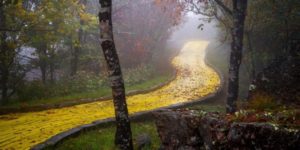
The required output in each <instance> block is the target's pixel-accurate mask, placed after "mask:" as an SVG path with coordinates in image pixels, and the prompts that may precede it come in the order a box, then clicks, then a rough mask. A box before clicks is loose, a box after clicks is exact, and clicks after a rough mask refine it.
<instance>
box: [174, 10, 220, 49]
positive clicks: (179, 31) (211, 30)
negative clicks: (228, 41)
mask: <svg viewBox="0 0 300 150" xmlns="http://www.w3.org/2000/svg"><path fill="white" fill-rule="evenodd" d="M202 18H207V17H205V16H202V15H195V14H194V13H187V14H186V16H185V17H184V19H183V21H182V23H181V24H180V25H179V26H177V27H175V29H174V32H173V33H172V35H171V37H170V39H169V41H168V42H169V44H175V43H176V45H177V46H179V48H180V47H182V46H183V44H184V43H186V42H188V41H195V40H205V41H213V40H216V39H217V35H218V34H217V32H218V31H217V30H218V29H217V27H216V23H215V22H214V21H212V22H210V23H208V22H207V21H203V20H201V19H202ZM200 24H203V26H202V27H201V28H202V30H201V29H200V28H198V26H199V25H200Z"/></svg>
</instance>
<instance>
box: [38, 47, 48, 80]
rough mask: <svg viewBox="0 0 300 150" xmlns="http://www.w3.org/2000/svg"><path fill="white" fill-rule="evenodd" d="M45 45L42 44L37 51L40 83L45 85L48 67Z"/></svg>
mask: <svg viewBox="0 0 300 150" xmlns="http://www.w3.org/2000/svg"><path fill="white" fill-rule="evenodd" d="M47 61H48V56H47V45H46V44H45V43H42V44H41V46H40V51H39V67H40V70H41V74H42V82H43V84H46V81H47V67H48V63H47Z"/></svg>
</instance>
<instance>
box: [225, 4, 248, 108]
mask: <svg viewBox="0 0 300 150" xmlns="http://www.w3.org/2000/svg"><path fill="white" fill-rule="evenodd" d="M232 9H233V10H232V17H233V28H232V31H231V36H232V43H231V53H230V62H229V73H228V74H229V79H228V91H227V105H226V111H227V112H228V113H233V112H235V111H236V107H237V104H236V101H237V99H238V93H239V68H240V64H241V61H242V51H243V37H244V23H245V17H246V9H247V0H233V1H232Z"/></svg>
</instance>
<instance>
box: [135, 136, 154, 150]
mask: <svg viewBox="0 0 300 150" xmlns="http://www.w3.org/2000/svg"><path fill="white" fill-rule="evenodd" d="M136 145H137V149H138V150H142V149H143V148H144V147H145V146H150V145H151V137H150V136H149V135H148V134H146V133H143V134H140V135H138V136H137V138H136Z"/></svg>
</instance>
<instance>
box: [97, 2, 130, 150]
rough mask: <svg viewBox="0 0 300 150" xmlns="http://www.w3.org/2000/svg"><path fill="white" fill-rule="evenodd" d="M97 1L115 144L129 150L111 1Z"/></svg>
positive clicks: (128, 130)
mask: <svg viewBox="0 0 300 150" xmlns="http://www.w3.org/2000/svg"><path fill="white" fill-rule="evenodd" d="M99 3H100V5H101V8H100V11H99V24H100V38H101V47H102V50H103V53H104V57H105V60H106V63H107V66H108V71H109V77H110V82H111V88H112V95H113V103H114V108H115V117H116V124H117V131H116V136H115V144H116V145H118V146H119V147H120V149H124V150H131V149H133V144H132V135H131V128H130V121H129V117H128V109H127V104H126V98H125V87H124V81H123V77H122V72H121V67H120V63H119V58H118V54H117V51H116V48H115V43H114V38H113V27H112V16H111V10H112V1H111V0H99Z"/></svg>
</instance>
